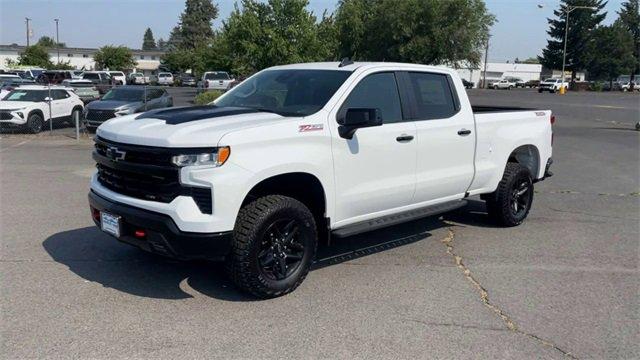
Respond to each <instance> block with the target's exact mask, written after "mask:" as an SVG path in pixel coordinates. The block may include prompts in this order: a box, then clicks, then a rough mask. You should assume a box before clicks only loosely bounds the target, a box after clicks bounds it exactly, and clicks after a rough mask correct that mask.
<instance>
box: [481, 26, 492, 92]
mask: <svg viewBox="0 0 640 360" xmlns="http://www.w3.org/2000/svg"><path fill="white" fill-rule="evenodd" d="M489 39H491V35H489V36H487V48H486V49H485V50H484V72H483V73H482V88H483V89H486V88H487V58H488V57H489Z"/></svg>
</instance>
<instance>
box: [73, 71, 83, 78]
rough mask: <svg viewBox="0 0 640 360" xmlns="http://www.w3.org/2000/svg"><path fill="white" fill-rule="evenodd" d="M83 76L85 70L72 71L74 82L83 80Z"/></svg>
mask: <svg viewBox="0 0 640 360" xmlns="http://www.w3.org/2000/svg"><path fill="white" fill-rule="evenodd" d="M82 74H84V70H71V78H72V79H74V80H80V79H82Z"/></svg>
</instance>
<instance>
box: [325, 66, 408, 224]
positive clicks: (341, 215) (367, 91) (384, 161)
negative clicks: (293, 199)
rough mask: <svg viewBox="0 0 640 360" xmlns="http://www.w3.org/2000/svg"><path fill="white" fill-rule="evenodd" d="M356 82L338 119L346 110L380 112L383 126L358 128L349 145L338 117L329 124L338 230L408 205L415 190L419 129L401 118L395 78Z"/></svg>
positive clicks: (384, 76) (382, 76)
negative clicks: (337, 121) (341, 135)
mask: <svg viewBox="0 0 640 360" xmlns="http://www.w3.org/2000/svg"><path fill="white" fill-rule="evenodd" d="M356 81H357V83H356V85H355V87H353V88H352V90H351V91H350V92H349V94H348V95H347V97H346V100H344V101H343V102H342V104H341V105H340V108H339V110H338V114H341V113H343V112H346V110H347V109H348V108H376V109H379V110H380V113H381V115H382V121H383V125H382V126H376V127H369V128H361V129H358V130H357V131H356V133H355V135H354V136H353V138H352V139H350V140H347V139H344V138H342V137H340V136H339V135H338V131H337V123H336V116H332V117H330V119H329V121H330V122H332V125H333V126H335V127H334V129H333V130H332V152H333V161H334V174H335V175H334V176H335V196H336V198H335V203H336V208H335V209H336V210H335V218H334V219H332V220H333V222H334V224H335V225H336V226H338V227H340V226H342V225H348V224H350V223H353V222H357V221H362V220H367V219H370V218H375V217H379V216H381V215H384V214H383V213H382V212H384V211H387V212H388V211H389V210H393V209H394V208H399V207H402V206H406V205H409V204H410V203H411V200H412V197H413V191H414V187H415V171H416V142H415V141H414V138H415V136H416V128H415V124H414V123H413V121H410V120H407V119H406V117H405V116H403V107H402V103H401V101H400V94H399V91H398V84H397V81H396V76H395V73H394V72H391V71H388V72H377V73H373V74H368V75H362V77H361V78H360V79H358V80H356ZM338 116H339V115H338Z"/></svg>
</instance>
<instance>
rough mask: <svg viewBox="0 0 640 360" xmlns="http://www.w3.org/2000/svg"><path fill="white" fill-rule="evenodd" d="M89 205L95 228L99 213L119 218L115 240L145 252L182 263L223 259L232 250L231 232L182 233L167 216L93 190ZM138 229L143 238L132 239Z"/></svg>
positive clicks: (97, 223) (134, 237)
mask: <svg viewBox="0 0 640 360" xmlns="http://www.w3.org/2000/svg"><path fill="white" fill-rule="evenodd" d="M89 205H90V207H91V214H92V218H93V221H94V222H95V223H96V225H97V226H98V227H100V217H99V212H102V211H104V212H107V213H110V214H113V215H118V216H120V217H121V223H120V226H121V231H120V232H121V235H120V237H119V238H118V240H119V241H121V242H124V243H127V244H130V245H133V246H136V247H138V248H141V249H142V250H145V251H148V252H152V253H155V254H159V255H163V256H168V257H172V258H176V259H181V260H193V259H205V260H222V259H224V258H225V256H226V255H227V254H228V253H229V251H230V249H231V241H232V237H233V235H232V231H225V232H218V233H192V232H185V231H181V230H180V229H178V227H177V226H176V224H175V223H174V222H173V220H172V219H171V217H169V216H167V215H164V214H159V213H155V212H152V211H147V210H141V209H138V208H135V207H132V206H128V205H124V204H120V203H117V202H113V201H111V200H108V199H106V198H104V197H102V196H100V195H98V194H96V193H95V192H93V191H90V192H89ZM96 212H98V213H97V214H98V216H96ZM139 230H142V231H144V233H145V236H144V237H136V236H135V232H136V231H139Z"/></svg>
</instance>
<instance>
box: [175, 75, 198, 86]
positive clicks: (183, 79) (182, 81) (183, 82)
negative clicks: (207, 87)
mask: <svg viewBox="0 0 640 360" xmlns="http://www.w3.org/2000/svg"><path fill="white" fill-rule="evenodd" d="M177 83H178V84H179V85H180V86H196V85H197V80H196V78H195V77H194V76H193V75H191V74H181V75H179V76H178V77H177Z"/></svg>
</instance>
